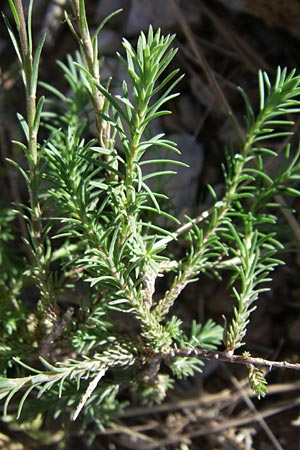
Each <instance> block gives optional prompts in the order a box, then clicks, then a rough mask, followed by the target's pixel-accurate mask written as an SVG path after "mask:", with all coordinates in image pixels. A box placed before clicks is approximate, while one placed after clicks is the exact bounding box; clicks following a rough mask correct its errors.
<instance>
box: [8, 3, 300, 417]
mask: <svg viewBox="0 0 300 450" xmlns="http://www.w3.org/2000/svg"><path fill="white" fill-rule="evenodd" d="M10 7H11V11H12V14H13V19H14V22H15V26H13V25H12V24H11V23H9V21H8V19H7V18H4V20H5V23H6V26H7V29H8V32H9V34H10V37H11V40H12V42H13V45H14V48H15V51H16V54H17V57H18V60H19V63H20V67H21V73H22V78H23V83H24V87H25V97H26V115H25V116H24V117H23V116H21V115H20V114H19V115H18V117H19V121H20V124H21V127H22V129H23V132H24V141H23V142H16V143H15V144H16V145H18V146H19V147H20V149H21V150H22V151H23V153H24V155H25V157H26V160H27V164H28V166H27V168H26V169H24V168H21V167H19V166H18V164H17V163H16V162H14V161H10V162H11V164H13V165H15V166H16V167H17V169H18V170H19V171H20V173H21V175H22V177H23V178H24V180H25V182H26V186H27V189H28V203H27V204H25V205H14V206H13V207H12V209H11V210H8V211H7V210H2V211H1V216H0V223H1V237H0V250H1V272H2V275H1V281H0V289H1V303H0V308H1V338H0V339H1V341H0V363H1V373H2V378H1V379H0V397H1V398H2V399H3V400H4V415H7V414H8V408H9V405H11V408H12V411H13V413H14V414H15V416H16V417H17V418H20V419H24V420H25V419H26V418H28V417H29V416H35V415H37V414H39V413H43V412H46V411H47V413H48V414H50V415H52V416H53V417H58V416H60V415H61V414H63V413H68V414H69V415H70V416H71V417H72V419H74V420H75V419H77V418H78V416H79V415H80V417H81V420H82V421H83V423H89V422H91V421H93V422H94V423H97V424H98V425H99V426H104V425H105V424H106V423H107V422H108V421H109V420H110V417H111V416H112V415H113V414H114V413H116V412H117V411H119V409H120V408H123V407H124V406H125V404H124V400H122V399H124V395H120V394H122V393H123V391H124V389H131V390H134V391H135V392H136V393H137V395H138V397H139V399H140V402H142V403H151V402H160V401H162V400H163V399H164V397H165V395H166V391H167V390H168V389H170V388H172V386H173V384H174V380H176V379H177V378H183V377H188V376H193V375H194V374H195V373H196V372H201V370H202V367H203V364H204V362H203V360H205V359H220V360H223V361H227V362H237V363H242V364H245V365H247V366H248V368H249V380H250V383H251V386H252V388H253V389H254V390H255V392H256V394H257V396H258V397H261V396H264V395H265V393H266V381H265V378H264V376H263V372H262V370H261V369H260V367H261V366H263V365H265V366H272V365H278V366H282V367H292V368H296V369H297V368H299V366H298V365H293V364H289V363H286V362H275V361H266V360H263V359H260V358H253V357H251V355H250V354H249V353H247V352H244V353H242V354H241V353H239V354H236V351H237V350H238V349H240V348H241V347H243V346H244V341H245V336H246V333H247V327H248V324H249V322H250V320H251V314H252V313H253V311H254V310H255V308H256V301H257V299H258V297H259V295H260V293H261V292H263V291H265V290H266V289H268V288H269V287H268V286H269V282H270V274H271V272H272V271H273V270H274V268H275V267H276V266H277V265H278V264H280V260H279V259H278V258H277V253H278V251H279V250H280V249H281V247H282V244H281V243H280V242H279V241H278V238H277V237H276V233H275V232H273V231H272V232H270V229H271V230H272V229H273V230H275V227H274V225H276V223H277V220H278V216H279V214H278V212H279V209H278V207H279V206H280V203H279V201H277V200H276V199H278V196H279V195H280V196H281V195H288V196H295V195H299V190H298V189H297V187H296V184H297V183H298V182H299V176H300V165H299V150H296V151H295V152H292V151H291V149H290V147H289V146H287V148H286V152H285V163H284V164H281V165H280V167H278V170H277V172H276V174H275V175H274V176H272V177H270V176H268V174H267V171H266V170H265V167H266V165H267V164H268V163H269V161H270V160H271V159H274V158H276V151H275V150H273V148H272V142H273V139H275V138H276V139H277V138H281V137H284V136H286V135H289V134H291V131H290V129H291V125H292V122H291V120H290V119H287V118H286V116H287V114H288V115H289V117H290V115H291V114H294V113H298V112H299V111H300V108H299V107H300V102H299V99H298V98H299V94H300V77H299V76H298V75H297V74H296V73H295V71H291V72H288V71H287V70H286V69H283V70H282V69H280V68H279V69H278V71H277V76H276V79H275V81H274V82H273V83H272V82H271V81H270V79H269V77H268V75H267V74H266V73H265V72H260V73H259V89H260V104H259V109H258V112H257V113H255V112H254V110H253V109H252V106H251V105H250V102H249V100H248V97H247V95H246V94H245V93H244V92H243V91H241V92H242V95H243V97H244V100H245V106H246V116H245V132H244V134H243V135H242V136H241V137H240V138H239V144H238V145H237V147H236V148H232V147H231V146H229V147H228V148H227V149H226V164H225V165H224V168H223V171H224V180H225V185H224V186H225V187H224V194H223V197H222V198H218V197H217V195H216V193H215V192H214V189H213V187H211V186H210V187H209V189H210V193H211V196H212V198H213V206H212V207H211V208H210V209H209V210H207V211H203V212H202V213H201V214H200V215H199V216H197V217H193V218H191V217H186V221H185V223H180V222H179V220H178V219H177V218H176V217H174V216H172V215H171V214H170V212H169V211H166V210H164V209H163V208H162V205H163V204H166V202H165V196H164V194H163V193H162V192H154V191H152V190H151V189H150V188H149V186H148V184H147V180H148V179H149V178H151V177H152V178H153V177H155V178H156V177H164V176H165V175H167V174H169V172H168V171H164V170H160V171H158V170H157V163H158V162H159V163H160V166H161V165H163V164H164V163H170V162H172V163H173V164H174V169H176V164H180V163H179V162H178V161H177V159H176V157H177V154H178V153H179V150H178V149H177V146H176V143H174V142H172V141H169V140H167V139H166V138H165V137H164V135H163V134H159V135H155V136H153V135H152V134H151V124H152V122H153V121H154V120H155V119H156V118H157V117H160V116H163V115H166V114H169V111H167V110H166V109H165V107H166V103H167V102H168V101H169V100H170V99H172V98H174V97H175V96H176V95H177V94H176V93H174V88H175V87H176V86H177V84H178V82H179V81H180V79H181V75H179V73H178V70H170V69H169V65H170V62H171V61H172V59H173V58H174V55H175V53H176V50H175V49H174V48H173V47H172V41H173V38H174V36H171V35H167V36H163V35H162V34H161V32H160V30H157V31H154V30H153V29H152V28H151V27H150V28H149V31H148V33H147V34H144V33H141V34H140V37H139V39H138V42H137V46H136V48H134V47H133V46H132V45H131V44H130V43H129V42H128V41H127V40H126V39H123V47H124V55H118V58H119V59H120V60H121V61H122V63H123V65H124V67H125V69H126V71H127V73H128V76H129V78H130V84H127V83H126V82H125V81H124V82H123V84H122V86H121V93H120V94H119V95H116V96H113V95H112V94H111V92H110V84H111V80H110V79H108V80H102V79H101V76H100V74H101V65H100V63H99V55H98V44H97V42H98V41H97V37H98V33H99V32H100V31H101V28H102V27H103V26H104V24H105V23H102V24H101V25H100V26H99V27H98V29H97V30H96V31H95V32H94V34H93V35H90V32H89V28H88V24H87V20H86V15H85V4H84V0H71V1H70V7H71V10H72V12H71V14H70V15H67V14H66V20H67V22H68V24H69V27H70V30H71V32H72V33H73V35H74V38H75V39H76V40H77V42H78V48H79V51H78V52H77V53H76V55H75V56H74V57H72V56H71V55H68V56H67V58H66V61H65V62H59V63H58V64H59V66H60V68H61V70H62V71H63V73H64V76H65V78H66V80H67V83H68V85H69V89H70V91H71V95H69V96H66V95H65V94H64V93H63V92H61V91H59V90H58V89H57V88H56V87H55V86H54V85H47V84H45V83H42V82H41V83H40V85H41V86H42V88H43V89H44V91H46V92H47V98H44V97H39V95H38V69H39V63H40V56H41V52H42V47H43V42H44V37H42V38H41V39H40V41H39V42H38V44H37V46H36V49H34V48H33V40H32V32H31V15H32V1H31V2H30V6H29V11H28V19H27V22H26V21H25V17H24V12H23V7H22V2H21V0H10ZM14 28H16V32H15V31H14ZM167 69H168V70H167ZM41 128H42V129H43V130H44V133H43V134H45V132H46V133H47V138H46V139H45V140H42V139H40V138H39V131H40V129H41ZM91 130H95V131H94V135H93V136H92V135H91ZM116 142H118V145H117V144H116ZM161 148H167V149H168V150H169V151H170V154H173V159H172V160H166V159H163V158H162V159H159V158H158V160H157V159H155V160H154V159H151V157H150V159H149V157H148V158H145V157H144V156H145V155H146V156H147V154H148V155H149V154H150V155H151V152H150V151H151V150H155V151H156V153H157V154H159V149H161ZM152 154H153V153H152ZM146 164H147V165H150V166H151V167H152V168H153V170H152V172H151V173H150V174H149V171H147V175H143V168H144V166H145V165H146ZM274 199H275V200H274ZM16 214H21V215H22V217H23V219H24V220H25V222H26V225H27V230H28V236H23V239H24V240H25V241H26V246H27V248H28V249H29V250H30V252H29V255H30V256H28V257H26V256H25V255H23V257H20V255H18V256H17V255H16V254H13V253H12V250H11V247H12V242H13V240H14V239H15V237H14V234H13V233H12V228H11V224H12V221H13V220H14V217H15V215H16ZM161 217H163V218H166V219H167V220H166V221H165V222H166V224H167V226H166V227H163V226H162V225H161V224H162V223H163V222H162V221H161V220H158V219H159V218H161ZM179 238H180V240H181V242H184V245H183V246H182V247H183V248H185V249H186V252H185V254H184V256H183V257H182V258H181V259H177V258H174V256H173V254H172V252H171V250H170V248H169V247H170V246H169V244H170V243H173V244H174V245H176V244H178V245H181V244H179V242H178V240H179ZM20 261H21V262H20ZM224 270H226V271H227V272H228V270H230V271H231V273H232V277H231V284H230V288H231V290H232V295H233V297H234V298H235V307H234V310H233V314H232V317H231V318H229V317H227V319H226V321H225V322H226V326H224V327H223V326H221V325H219V324H216V323H214V322H213V321H212V320H210V319H209V320H208V321H207V322H206V323H203V324H200V323H197V322H195V321H194V322H193V323H191V324H190V329H189V330H188V331H187V330H185V329H183V326H182V321H181V319H180V318H179V317H176V316H175V315H174V314H173V310H172V307H173V305H174V303H175V302H176V301H179V300H178V297H179V295H180V293H181V292H182V291H183V290H184V288H185V287H186V285H187V284H188V283H191V282H194V281H195V280H197V278H198V276H199V274H203V273H204V274H205V273H207V274H209V275H210V276H214V277H216V278H218V279H219V278H220V277H222V273H223V271H224ZM166 274H168V276H166ZM159 277H165V285H167V283H169V284H168V286H167V288H166V291H165V292H164V294H162V295H158V293H156V292H155V288H156V281H157V279H158V278H159ZM33 287H35V288H37V289H38V301H37V303H34V302H33V301H32V299H31V298H27V297H26V296H25V294H24V293H27V295H28V296H29V297H31V289H32V290H33ZM66 298H68V299H70V300H69V301H67V300H66ZM61 299H64V300H63V301H62V300H61ZM220 323H224V322H223V319H222V318H220ZM162 363H164V364H162ZM28 406H30V407H28Z"/></svg>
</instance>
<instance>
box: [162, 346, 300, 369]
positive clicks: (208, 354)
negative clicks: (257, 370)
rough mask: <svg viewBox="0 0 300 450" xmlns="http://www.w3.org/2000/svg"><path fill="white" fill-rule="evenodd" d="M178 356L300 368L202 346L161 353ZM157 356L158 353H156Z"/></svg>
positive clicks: (283, 362)
mask: <svg viewBox="0 0 300 450" xmlns="http://www.w3.org/2000/svg"><path fill="white" fill-rule="evenodd" d="M176 356H180V357H181V358H200V359H207V360H218V361H223V362H225V363H234V364H242V365H246V366H249V365H251V364H252V365H254V366H263V367H269V369H270V370H272V368H273V367H278V368H280V369H291V370H300V363H290V362H288V361H270V360H268V359H264V358H255V357H252V356H243V355H234V354H232V353H230V352H217V351H216V352H215V351H213V350H206V349H205V348H201V349H199V350H192V349H177V348H176V349H172V350H171V351H170V352H169V353H166V354H163V355H161V357H162V358H163V359H169V358H173V357H176ZM154 357H155V358H157V355H156V354H155V355H154Z"/></svg>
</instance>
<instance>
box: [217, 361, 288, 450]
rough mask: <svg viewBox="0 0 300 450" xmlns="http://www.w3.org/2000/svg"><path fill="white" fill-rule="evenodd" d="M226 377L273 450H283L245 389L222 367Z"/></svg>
mask: <svg viewBox="0 0 300 450" xmlns="http://www.w3.org/2000/svg"><path fill="white" fill-rule="evenodd" d="M224 368H225V370H226V373H227V375H228V376H229V378H230V381H231V382H232V384H233V385H234V386H235V388H236V389H237V390H238V391H239V392H240V394H241V396H242V398H243V400H244V402H245V403H246V405H247V406H248V408H249V409H250V411H251V412H252V413H253V416H254V418H255V419H256V420H257V422H258V423H259V424H260V426H261V428H262V429H263V430H264V432H265V433H266V435H267V436H268V438H269V439H270V441H271V442H272V444H273V446H274V449H276V450H283V448H282V446H281V445H280V443H279V442H278V439H277V438H276V436H275V435H274V433H273V432H272V430H271V429H270V427H269V426H268V424H267V423H266V421H265V419H264V418H263V416H262V414H261V413H260V412H259V411H257V409H256V407H255V405H254V403H253V401H252V400H251V399H250V397H249V396H248V394H247V392H246V389H244V388H243V387H242V386H241V384H240V383H239V381H238V380H237V379H236V377H235V376H233V375H232V374H231V373H230V372H229V370H228V369H227V367H226V366H224Z"/></svg>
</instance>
